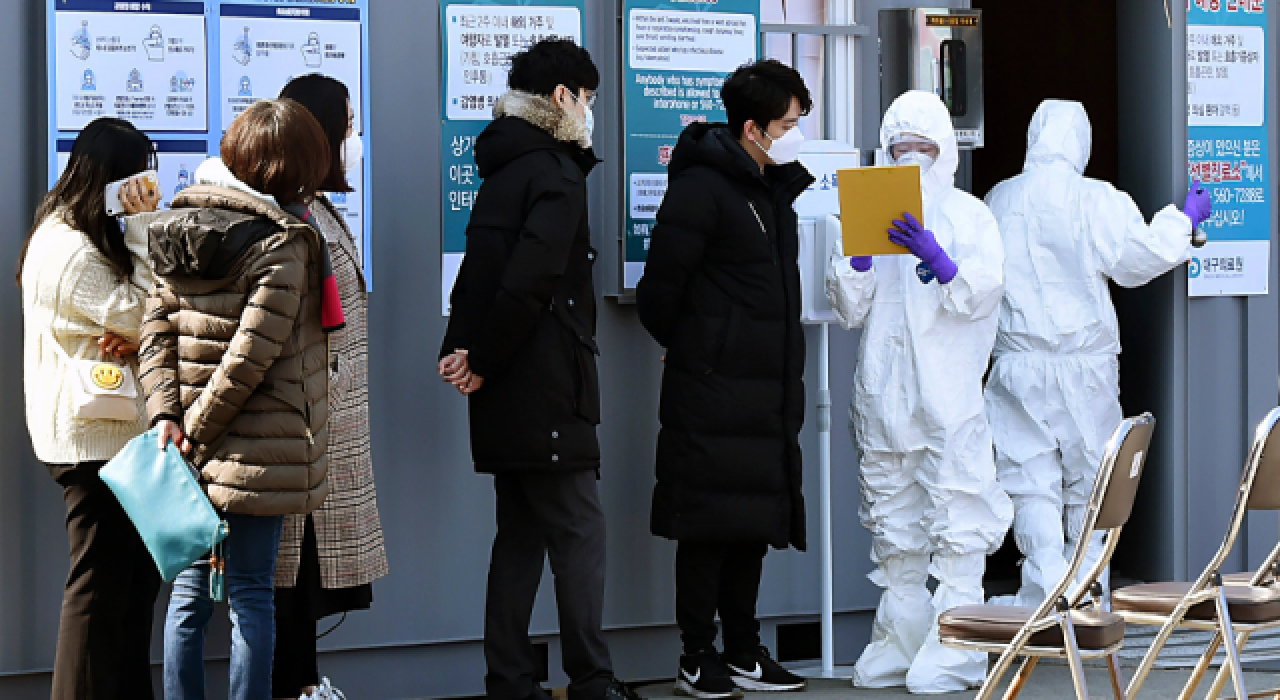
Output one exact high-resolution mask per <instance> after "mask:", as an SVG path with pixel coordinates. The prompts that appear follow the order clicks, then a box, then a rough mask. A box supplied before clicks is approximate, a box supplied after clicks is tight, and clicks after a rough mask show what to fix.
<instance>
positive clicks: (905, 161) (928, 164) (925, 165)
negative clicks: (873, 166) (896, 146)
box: [894, 151, 934, 175]
mask: <svg viewBox="0 0 1280 700" xmlns="http://www.w3.org/2000/svg"><path fill="white" fill-rule="evenodd" d="M894 163H895V164H897V165H918V166H920V174H921V175H924V174H925V173H927V172H929V169H930V168H932V167H933V163H934V157H933V156H931V155H929V154H928V153H921V152H920V151H907V152H906V153H903V154H902V155H900V156H898V158H897V160H895V161H894Z"/></svg>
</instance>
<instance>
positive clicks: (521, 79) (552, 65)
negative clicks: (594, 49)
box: [507, 39, 600, 97]
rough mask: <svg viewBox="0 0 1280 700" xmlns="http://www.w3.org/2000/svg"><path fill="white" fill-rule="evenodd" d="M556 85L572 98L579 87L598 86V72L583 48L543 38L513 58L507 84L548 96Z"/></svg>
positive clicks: (564, 40) (570, 43)
mask: <svg viewBox="0 0 1280 700" xmlns="http://www.w3.org/2000/svg"><path fill="white" fill-rule="evenodd" d="M557 85H563V86H565V87H567V88H569V91H570V92H572V93H573V94H574V96H575V97H576V96H577V95H578V91H579V90H580V89H582V88H586V89H587V90H590V91H592V92H595V90H596V88H599V87H600V72H599V71H597V70H596V64H595V63H594V62H592V60H591V54H589V53H587V50H586V49H584V48H582V47H581V46H578V45H577V44H575V43H573V42H572V41H570V40H568V39H543V40H542V41H539V42H538V43H536V44H534V45H533V46H530V47H529V49H528V50H527V51H522V52H520V53H518V54H516V55H515V56H514V57H512V59H511V73H510V74H509V75H508V76H507V87H509V88H511V89H512V90H524V91H525V92H531V93H533V94H535V95H542V96H543V97H550V96H551V93H553V92H555V89H556V86H557Z"/></svg>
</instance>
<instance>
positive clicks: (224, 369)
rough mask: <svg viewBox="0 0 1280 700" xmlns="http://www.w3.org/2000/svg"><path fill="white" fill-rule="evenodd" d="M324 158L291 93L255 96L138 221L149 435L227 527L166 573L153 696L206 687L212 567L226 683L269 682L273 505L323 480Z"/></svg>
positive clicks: (234, 687)
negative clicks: (202, 556) (187, 180)
mask: <svg viewBox="0 0 1280 700" xmlns="http://www.w3.org/2000/svg"><path fill="white" fill-rule="evenodd" d="M224 164H225V165H224ZM328 165H329V144H328V141H327V140H326V139H325V136H324V132H323V131H322V130H321V128H320V125H319V124H317V123H316V121H315V119H314V118H313V117H312V116H311V114H310V113H309V112H307V110H306V109H305V108H303V107H301V106H300V105H298V104H297V103H296V102H293V101H291V100H267V101H263V102H258V103H256V104H254V105H253V106H252V107H250V108H249V109H248V110H246V111H245V112H244V113H243V114H241V115H240V116H239V117H238V118H237V119H236V121H234V122H233V123H232V124H231V128H230V129H229V130H228V131H227V134H226V136H225V137H224V138H223V141H222V160H221V161H218V160H213V161H208V162H206V163H205V164H203V165H201V167H200V168H199V169H198V170H197V171H196V181H197V182H199V183H201V184H198V185H196V186H193V187H190V188H188V189H186V190H184V191H183V192H182V193H181V194H179V195H178V196H177V197H176V198H175V199H174V202H173V211H172V212H171V213H169V214H168V215H165V216H162V217H159V218H158V219H157V220H156V221H155V222H153V223H152V225H151V228H150V243H149V257H150V262H151V267H152V268H153V269H154V271H155V273H156V280H157V282H156V286H155V288H154V289H153V291H152V293H151V296H150V299H149V301H148V305H147V312H146V316H145V318H144V321H143V327H142V350H141V352H140V357H141V381H142V385H143V389H144V390H145V392H146V395H147V412H148V414H149V415H150V417H151V420H152V421H153V423H154V424H155V426H156V427H157V428H158V429H159V431H160V434H161V437H160V440H161V443H162V445H163V444H167V443H168V442H169V441H170V440H172V441H173V442H174V443H175V444H177V445H178V446H179V448H180V449H182V451H183V452H184V453H186V454H189V455H190V459H191V463H192V466H193V467H195V469H196V470H197V471H198V472H199V474H200V481H201V484H202V485H203V486H204V487H205V489H206V491H207V492H208V494H209V499H210V500H211V501H212V502H213V505H214V506H215V507H216V508H217V509H218V510H219V511H220V512H221V513H222V514H223V516H224V517H225V519H226V521H227V523H228V525H229V528H230V534H229V535H228V537H227V539H226V542H225V556H216V555H215V556H213V557H211V560H210V561H201V562H197V563H196V564H193V565H192V566H190V567H188V568H187V569H186V570H185V571H183V572H182V573H181V574H179V575H178V578H177V580H176V581H174V586H173V594H172V596H171V597H170V600H169V612H168V617H167V619H166V621H165V644H164V647H165V649H164V696H165V698H166V700H184V699H185V698H203V697H204V685H205V683H204V660H203V648H204V634H205V630H206V628H207V625H208V622H209V619H210V618H211V617H212V615H213V600H212V597H211V595H210V583H211V582H210V573H211V572H210V568H211V567H216V568H217V572H218V573H222V572H224V571H225V572H226V574H227V575H226V579H225V580H226V585H227V591H226V592H227V597H228V600H229V602H230V605H231V621H232V637H231V684H230V685H231V698H232V699H233V700H251V699H252V700H257V699H260V698H268V697H271V663H272V648H273V639H274V635H275V630H274V619H275V611H274V606H273V600H272V576H273V573H274V570H275V564H276V556H277V552H278V548H279V542H280V531H281V527H282V522H283V516H285V515H291V514H302V513H309V512H311V511H313V510H315V509H316V508H318V507H319V506H320V504H321V503H322V502H323V501H324V499H325V496H326V495H327V494H328V483H327V481H326V472H327V469H328V461H327V457H326V455H325V451H326V447H327V445H328V410H329V408H328V407H329V396H328V383H329V379H328V362H327V361H328V341H327V338H326V334H325V331H326V329H327V326H332V328H328V329H330V330H332V329H336V328H337V327H340V324H341V320H342V311H341V304H340V302H339V303H338V304H337V307H336V309H335V308H334V307H333V305H332V304H331V303H330V300H329V297H330V296H332V297H333V298H334V299H335V300H336V284H335V283H334V281H333V279H332V277H331V274H332V273H331V266H330V265H329V260H328V247H327V245H326V243H325V241H324V239H323V237H322V236H321V235H320V234H319V233H318V232H317V231H316V230H315V229H314V228H312V227H311V226H310V225H308V224H307V223H305V222H306V219H308V218H309V213H308V211H307V203H308V202H309V201H310V199H311V198H312V197H314V196H315V193H316V189H317V187H318V186H319V185H320V183H321V182H322V181H323V179H324V177H325V175H326V173H327V172H328ZM329 289H332V290H333V294H332V295H329V294H327V293H326V292H327V291H328V290H329ZM215 580H216V579H215Z"/></svg>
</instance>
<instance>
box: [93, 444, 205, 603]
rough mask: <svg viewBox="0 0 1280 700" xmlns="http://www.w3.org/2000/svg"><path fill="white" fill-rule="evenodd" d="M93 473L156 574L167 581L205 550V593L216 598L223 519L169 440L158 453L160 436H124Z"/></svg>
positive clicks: (171, 579)
mask: <svg viewBox="0 0 1280 700" xmlns="http://www.w3.org/2000/svg"><path fill="white" fill-rule="evenodd" d="M98 475H99V476H100V477H101V478H102V480H103V481H104V482H106V484H107V487H108V488H110V489H111V492H112V493H114V494H115V495H116V500H118V501H120V505H121V506H122V507H123V508H124V512H125V513H126V514H128V516H129V520H131V521H133V526H134V527H135V528H137V530H138V534H139V535H141V536H142V542H143V543H144V544H146V546H147V551H149V552H151V558H152V559H154V560H155V562H156V568H157V569H159V570H160V576H161V578H163V579H164V580H165V581H166V582H171V581H173V580H174V579H175V578H177V576H178V574H179V573H181V572H182V570H183V569H185V568H187V567H188V566H191V565H192V564H193V563H195V562H196V561H199V560H200V559H202V558H203V557H204V556H205V555H207V554H211V555H212V557H211V566H210V569H211V574H212V575H211V577H210V588H211V591H210V593H211V595H212V596H213V599H214V600H222V591H223V588H224V586H225V584H224V581H225V575H226V559H225V557H224V556H223V552H222V541H223V540H225V539H226V538H227V534H228V532H229V530H228V528H227V523H226V521H225V520H223V519H222V518H220V517H218V513H217V512H216V511H214V509H213V505H212V504H211V503H209V497H208V496H206V495H205V493H204V490H203V489H201V488H200V482H199V479H198V477H197V475H196V471H195V470H194V469H192V468H191V466H190V465H188V464H187V461H186V460H185V459H183V457H182V454H181V453H180V452H179V451H178V448H177V447H175V446H174V445H173V443H169V444H168V445H167V446H166V447H165V449H164V450H163V451H161V449H160V434H159V432H158V431H157V430H156V429H155V428H152V429H151V430H148V431H147V432H145V433H143V434H141V435H139V436H138V437H136V438H134V439H132V440H130V441H129V444H127V445H125V446H124V449H122V450H120V452H119V453H118V454H117V455H116V456H115V457H114V458H113V459H112V460H111V461H110V462H107V465H106V466H104V467H103V468H102V470H101V471H100V472H98Z"/></svg>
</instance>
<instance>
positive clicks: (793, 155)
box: [752, 126, 804, 165]
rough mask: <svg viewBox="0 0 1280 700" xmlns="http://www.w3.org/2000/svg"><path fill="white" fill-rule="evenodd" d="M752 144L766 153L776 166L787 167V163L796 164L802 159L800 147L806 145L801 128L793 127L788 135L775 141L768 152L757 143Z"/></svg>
mask: <svg viewBox="0 0 1280 700" xmlns="http://www.w3.org/2000/svg"><path fill="white" fill-rule="evenodd" d="M766 133H767V132H766ZM752 143H755V144H756V148H759V149H760V150H761V151H764V154H765V155H766V156H769V160H771V161H773V164H774V165H786V164H787V163H794V162H796V160H798V159H799V158H800V146H801V144H803V143H804V134H802V133H800V127H798V126H794V127H791V129H790V130H789V131H787V133H785V134H783V135H782V136H779V137H778V138H776V139H774V140H773V145H772V146H770V147H769V149H768V150H765V149H764V147H762V146H761V145H760V144H759V143H756V142H755V141H752Z"/></svg>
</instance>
